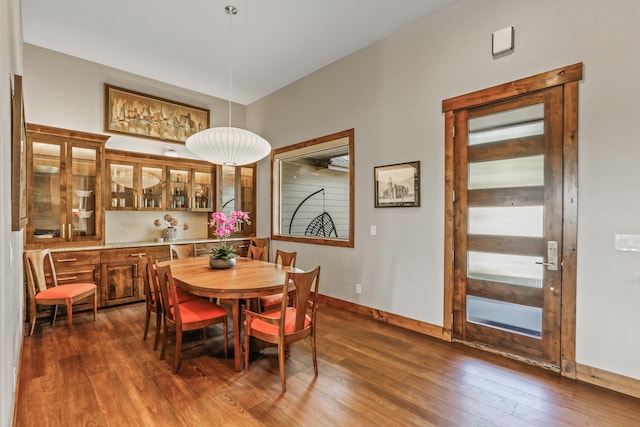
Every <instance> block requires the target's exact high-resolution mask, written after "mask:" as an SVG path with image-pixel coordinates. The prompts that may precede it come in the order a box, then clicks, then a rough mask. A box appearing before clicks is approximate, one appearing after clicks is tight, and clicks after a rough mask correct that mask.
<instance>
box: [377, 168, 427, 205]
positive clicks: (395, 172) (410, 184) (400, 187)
mask: <svg viewBox="0 0 640 427" xmlns="http://www.w3.org/2000/svg"><path fill="white" fill-rule="evenodd" d="M373 174H374V180H375V207H376V208H390V207H414V206H420V162H419V161H417V162H410V163H398V164H395V165H386V166H376V167H374V168H373Z"/></svg>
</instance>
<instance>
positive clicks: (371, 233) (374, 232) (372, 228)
mask: <svg viewBox="0 0 640 427" xmlns="http://www.w3.org/2000/svg"><path fill="white" fill-rule="evenodd" d="M377 232H378V230H377V229H376V226H375V225H372V226H371V228H370V229H369V234H370V235H372V236H375V235H376V233H377Z"/></svg>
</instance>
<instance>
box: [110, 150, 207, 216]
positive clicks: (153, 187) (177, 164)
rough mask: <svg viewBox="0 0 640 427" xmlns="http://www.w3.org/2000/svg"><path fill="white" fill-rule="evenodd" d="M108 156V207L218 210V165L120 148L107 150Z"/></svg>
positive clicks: (116, 208) (118, 208)
mask: <svg viewBox="0 0 640 427" xmlns="http://www.w3.org/2000/svg"><path fill="white" fill-rule="evenodd" d="M106 158H107V161H106V170H107V189H108V190H107V194H108V196H107V198H110V202H109V201H107V206H106V208H107V209H110V210H165V211H166V210H183V211H194V212H198V211H201V212H212V211H213V210H214V209H215V198H214V197H212V195H213V194H214V191H215V181H216V166H215V165H212V164H210V163H207V162H203V161H199V160H185V159H175V158H171V159H170V158H167V157H164V156H153V155H146V154H142V153H131V152H126V151H119V150H107V155H106Z"/></svg>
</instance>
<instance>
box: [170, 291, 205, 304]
mask: <svg viewBox="0 0 640 427" xmlns="http://www.w3.org/2000/svg"><path fill="white" fill-rule="evenodd" d="M176 295H178V304H182V303H183V302H186V301H189V300H192V299H201V298H200V297H199V296H197V295H193V294H190V293H189V292H187V291H183V290H182V289H180V288H178V287H176Z"/></svg>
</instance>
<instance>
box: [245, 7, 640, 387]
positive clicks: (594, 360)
mask: <svg viewBox="0 0 640 427" xmlns="http://www.w3.org/2000/svg"><path fill="white" fill-rule="evenodd" d="M638 16H640V2H637V1H636V0H613V1H608V2H600V1H584V0H539V1H535V2H534V1H525V0H483V1H477V0H462V1H460V2H459V3H456V4H454V5H453V6H451V7H449V8H447V9H445V10H443V11H441V12H439V13H438V14H436V15H435V16H433V17H430V18H426V19H424V20H422V21H421V22H419V23H417V24H416V25H413V26H411V27H409V28H406V29H404V30H403V31H401V32H399V33H397V34H395V35H392V36H391V37H388V38H386V39H384V40H382V41H381V42H379V43H376V44H374V45H372V46H370V47H368V48H365V49H363V50H361V51H360V52H357V53H355V54H353V55H350V56H348V57H346V58H343V59H341V60H339V61H337V62H335V63H333V64H331V65H329V66H327V67H325V68H323V69H321V70H319V71H317V72H315V73H313V74H311V75H309V76H306V77H304V78H303V79H301V80H299V81H298V82H295V83H293V84H291V85H290V86H288V87H286V88H284V89H282V90H279V91H277V92H276V93H274V94H271V95H270V96H267V97H265V98H263V99H261V100H259V101H257V102H255V103H254V104H252V105H250V106H248V108H247V126H248V128H250V129H252V130H253V131H254V132H257V133H258V134H260V135H262V136H263V137H265V138H266V139H267V140H268V141H270V142H271V143H272V145H273V146H274V147H275V148H277V147H282V146H285V145H289V144H293V143H297V142H300V141H306V140H309V139H312V138H315V137H318V136H322V135H326V134H329V133H332V132H338V131H341V130H344V129H349V128H352V127H353V128H355V161H356V205H355V209H356V233H355V248H354V249H336V248H333V247H323V246H315V245H308V244H294V243H290V242H287V243H286V246H287V248H286V249H287V250H298V251H299V253H300V254H299V258H298V264H300V266H301V267H303V268H307V267H312V266H313V264H321V265H322V266H323V271H322V283H321V286H322V292H323V293H326V294H328V295H330V296H333V297H336V298H341V299H345V300H348V301H353V302H355V303H359V304H364V305H366V306H371V307H374V308H378V309H381V310H385V311H389V312H393V313H398V314H401V315H404V316H407V317H410V318H414V319H418V320H423V321H426V322H430V323H433V324H437V325H442V320H443V298H444V296H443V268H444V267H443V253H442V252H443V250H442V248H443V233H444V231H443V230H444V226H443V223H444V215H443V209H444V206H443V200H444V181H443V177H444V132H443V127H444V126H443V124H444V117H443V114H442V112H441V106H442V104H441V102H442V100H443V99H447V98H450V97H454V96H458V95H462V94H465V93H468V92H472V91H476V90H480V89H484V88H487V87H490V86H494V85H496V84H500V83H504V82H508V81H512V80H515V79H518V78H522V77H527V76H531V75H534V74H537V73H541V72H544V71H548V70H551V69H555V68H558V67H562V66H565V65H570V64H574V63H577V62H583V63H584V79H583V81H582V82H581V83H580V124H579V126H580V127H579V129H580V135H579V141H580V148H579V151H580V154H579V165H580V166H579V167H580V176H579V196H580V199H579V236H578V283H577V337H576V338H577V361H578V362H579V363H582V364H586V365H590V366H593V367H596V368H600V369H604V370H607V371H610V372H614V373H618V374H621V375H626V376H629V377H633V378H640V362H639V361H640V339H638V338H637V333H636V330H637V325H638V324H640V309H638V304H639V303H640V253H623V252H616V251H614V247H613V242H614V234H616V233H628V234H640V217H639V215H638V212H639V211H640V197H638V196H637V190H636V187H637V183H638V181H639V180H640V168H639V167H638V160H639V157H640V143H639V141H638V139H639V136H638V135H640V129H638V128H639V127H640V120H638V116H639V113H640V106H639V104H638V102H637V100H638V99H640V79H639V78H638V76H640V56H638V55H637V46H638V45H640V31H639V30H638V22H637V17H638ZM509 25H513V26H514V27H515V32H516V33H515V34H516V36H515V52H514V53H513V54H511V55H509V56H506V57H503V58H501V59H497V60H495V59H493V58H492V56H491V33H492V32H493V31H495V30H498V29H501V28H504V27H506V26H509ZM414 160H420V161H421V162H422V163H421V170H422V207H420V208H396V209H375V208H374V207H373V180H372V174H373V172H372V170H373V167H374V166H376V165H384V164H390V163H397V162H407V161H414ZM260 166H261V167H260V168H259V169H258V181H259V182H265V188H264V189H262V191H260V192H259V200H258V202H259V204H261V205H263V206H264V205H266V206H268V203H269V192H268V190H267V189H268V187H266V185H267V184H266V183H267V182H268V179H269V169H268V167H269V164H268V161H263V162H261V164H260ZM269 221H270V220H269V218H268V217H266V216H264V215H262V216H260V217H259V223H258V230H259V232H260V231H261V230H268V229H269V228H268V227H269ZM372 224H375V225H377V231H378V235H377V236H370V235H369V226H370V225H372ZM279 246H284V244H283V243H280V242H274V248H273V250H275V249H276V248H277V247H279ZM356 282H358V283H362V295H359V296H358V295H355V294H354V283H356Z"/></svg>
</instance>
